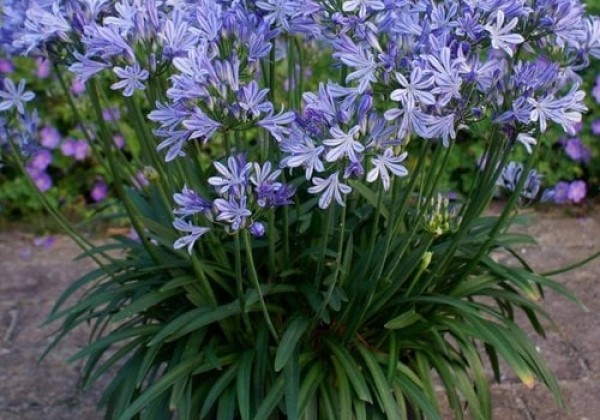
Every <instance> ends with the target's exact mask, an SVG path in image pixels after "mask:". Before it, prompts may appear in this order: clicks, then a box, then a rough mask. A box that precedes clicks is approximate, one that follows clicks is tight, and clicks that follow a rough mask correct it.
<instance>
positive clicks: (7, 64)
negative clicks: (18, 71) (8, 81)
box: [0, 58, 15, 74]
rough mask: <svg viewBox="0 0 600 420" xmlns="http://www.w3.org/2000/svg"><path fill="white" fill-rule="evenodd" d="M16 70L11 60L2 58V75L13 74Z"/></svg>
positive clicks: (0, 65)
mask: <svg viewBox="0 0 600 420" xmlns="http://www.w3.org/2000/svg"><path fill="white" fill-rule="evenodd" d="M14 70H15V67H14V65H13V62H12V60H11V59H9V58H0V73H4V74H7V73H12V72H13V71H14Z"/></svg>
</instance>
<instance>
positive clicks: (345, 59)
mask: <svg viewBox="0 0 600 420" xmlns="http://www.w3.org/2000/svg"><path fill="white" fill-rule="evenodd" d="M337 48H338V50H341V52H339V53H336V54H334V56H335V57H337V58H339V60H340V61H341V62H342V63H344V64H345V65H347V66H348V67H351V68H354V69H355V70H354V71H353V72H351V73H349V74H348V76H346V82H351V81H353V80H357V81H358V91H359V93H363V92H365V91H366V90H367V89H368V88H369V87H370V85H371V83H374V82H376V81H377V78H376V77H375V72H376V71H377V68H378V64H377V62H376V61H375V56H374V55H373V54H372V53H371V52H369V51H367V50H366V49H365V48H363V47H362V46H360V45H355V44H354V43H353V42H352V41H351V40H350V39H349V38H347V37H345V38H342V39H341V40H340V41H339V45H338V46H337Z"/></svg>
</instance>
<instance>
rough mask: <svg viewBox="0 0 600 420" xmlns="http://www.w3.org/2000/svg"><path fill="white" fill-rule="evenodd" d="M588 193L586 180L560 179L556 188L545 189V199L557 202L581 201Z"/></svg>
mask: <svg viewBox="0 0 600 420" xmlns="http://www.w3.org/2000/svg"><path fill="white" fill-rule="evenodd" d="M586 194H587V185H586V184H585V182H584V181H581V180H577V181H572V182H567V181H559V182H557V183H556V185H555V186H554V188H551V189H549V190H546V191H544V200H545V201H552V202H554V203H556V204H566V203H575V204H578V203H581V202H582V201H583V199H585V196H586Z"/></svg>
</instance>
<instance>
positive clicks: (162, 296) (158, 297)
mask: <svg viewBox="0 0 600 420" xmlns="http://www.w3.org/2000/svg"><path fill="white" fill-rule="evenodd" d="M178 293H180V291H179V290H176V289H173V290H170V291H168V292H161V291H159V290H157V291H152V292H148V293H146V294H144V295H143V296H142V297H140V298H139V299H136V300H134V301H133V302H131V304H129V305H127V306H124V307H122V308H121V310H120V311H119V313H117V314H115V315H114V316H113V322H119V321H122V320H123V319H125V318H127V317H130V316H132V315H135V314H137V313H138V312H143V311H144V310H146V309H148V308H149V307H151V306H154V305H157V304H159V303H160V302H162V301H163V300H166V299H168V298H170V297H171V296H175V295H177V294H178Z"/></svg>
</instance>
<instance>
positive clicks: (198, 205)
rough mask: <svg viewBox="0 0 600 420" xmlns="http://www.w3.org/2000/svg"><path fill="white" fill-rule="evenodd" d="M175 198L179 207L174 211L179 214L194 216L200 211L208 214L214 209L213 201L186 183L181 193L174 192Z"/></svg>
mask: <svg viewBox="0 0 600 420" xmlns="http://www.w3.org/2000/svg"><path fill="white" fill-rule="evenodd" d="M173 200H174V201H175V203H177V205H178V206H180V207H179V208H177V209H175V210H174V211H173V213H174V214H176V215H178V216H184V217H187V216H192V215H194V214H198V213H204V214H207V213H208V212H210V210H211V209H212V203H211V202H210V201H209V200H207V199H205V198H203V197H200V195H198V193H197V192H196V191H194V190H191V189H189V188H188V186H187V185H184V187H183V190H182V191H181V192H180V193H176V194H173Z"/></svg>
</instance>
